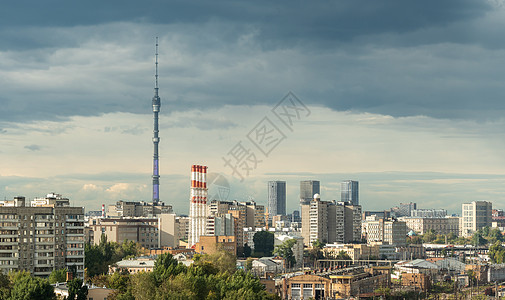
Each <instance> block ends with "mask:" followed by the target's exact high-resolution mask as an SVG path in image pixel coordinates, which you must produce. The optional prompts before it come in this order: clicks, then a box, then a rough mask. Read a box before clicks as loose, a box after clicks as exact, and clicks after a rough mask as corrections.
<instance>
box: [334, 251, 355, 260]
mask: <svg viewBox="0 0 505 300" xmlns="http://www.w3.org/2000/svg"><path fill="white" fill-rule="evenodd" d="M336 258H337V259H342V260H352V258H351V257H350V256H349V254H347V252H345V251H344V250H340V252H339V253H338V254H337V257H336Z"/></svg>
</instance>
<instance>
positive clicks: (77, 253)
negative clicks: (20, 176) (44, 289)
mask: <svg viewBox="0 0 505 300" xmlns="http://www.w3.org/2000/svg"><path fill="white" fill-rule="evenodd" d="M0 232H1V235H0V250H1V251H0V252H1V255H0V272H3V273H4V274H6V273H7V272H9V271H18V270H26V271H29V272H30V273H31V274H33V275H35V276H42V277H47V276H49V274H51V272H52V271H53V270H58V269H63V268H68V269H75V271H76V272H77V276H78V277H80V278H84V208H83V207H70V203H69V200H68V199H67V198H62V197H61V195H58V194H48V195H47V197H46V198H36V199H35V200H33V201H32V203H31V206H26V205H25V198H24V197H21V196H20V197H16V198H14V200H5V201H0Z"/></svg>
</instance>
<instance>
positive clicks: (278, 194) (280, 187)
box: [268, 181, 286, 220]
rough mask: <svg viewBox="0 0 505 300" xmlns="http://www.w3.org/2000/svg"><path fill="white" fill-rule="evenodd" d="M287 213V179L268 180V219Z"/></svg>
mask: <svg viewBox="0 0 505 300" xmlns="http://www.w3.org/2000/svg"><path fill="white" fill-rule="evenodd" d="M285 214H286V181H269V182H268V219H269V220H271V219H272V216H276V215H285Z"/></svg>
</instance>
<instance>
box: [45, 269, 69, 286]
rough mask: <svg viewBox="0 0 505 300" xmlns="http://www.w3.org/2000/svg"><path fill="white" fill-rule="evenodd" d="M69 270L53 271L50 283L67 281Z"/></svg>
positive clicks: (50, 275)
mask: <svg viewBox="0 0 505 300" xmlns="http://www.w3.org/2000/svg"><path fill="white" fill-rule="evenodd" d="M67 271H68V269H67V268H63V269H59V270H53V271H52V272H51V274H49V278H48V280H49V283H51V284H52V283H58V282H65V281H67Z"/></svg>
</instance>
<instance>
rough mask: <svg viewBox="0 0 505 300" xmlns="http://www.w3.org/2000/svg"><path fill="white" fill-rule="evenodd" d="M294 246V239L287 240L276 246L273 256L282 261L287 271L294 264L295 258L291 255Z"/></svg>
mask: <svg viewBox="0 0 505 300" xmlns="http://www.w3.org/2000/svg"><path fill="white" fill-rule="evenodd" d="M294 245H296V239H289V240H285V241H284V242H282V244H280V245H277V246H276V247H275V249H274V252H273V254H275V255H278V256H280V257H282V258H283V259H284V263H285V264H286V267H287V269H290V268H292V267H293V266H294V265H295V264H296V258H295V256H294V254H293V246H294Z"/></svg>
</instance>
